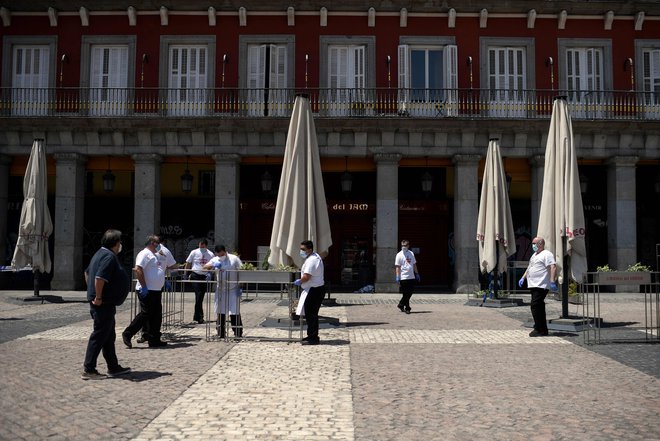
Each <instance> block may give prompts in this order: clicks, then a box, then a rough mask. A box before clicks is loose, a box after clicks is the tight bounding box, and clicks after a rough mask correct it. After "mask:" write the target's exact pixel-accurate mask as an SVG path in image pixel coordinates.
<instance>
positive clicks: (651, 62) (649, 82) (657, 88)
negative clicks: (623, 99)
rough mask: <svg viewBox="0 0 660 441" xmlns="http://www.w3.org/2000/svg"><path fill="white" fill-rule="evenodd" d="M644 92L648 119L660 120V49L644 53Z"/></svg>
mask: <svg viewBox="0 0 660 441" xmlns="http://www.w3.org/2000/svg"><path fill="white" fill-rule="evenodd" d="M642 57H643V66H642V68H643V72H642V90H643V92H644V110H645V112H644V113H645V115H646V117H647V118H652V119H660V49H648V50H644V51H643V53H642Z"/></svg>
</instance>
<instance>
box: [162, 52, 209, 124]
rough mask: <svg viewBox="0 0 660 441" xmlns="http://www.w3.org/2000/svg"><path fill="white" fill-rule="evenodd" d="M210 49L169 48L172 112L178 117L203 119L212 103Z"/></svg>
mask: <svg viewBox="0 0 660 441" xmlns="http://www.w3.org/2000/svg"><path fill="white" fill-rule="evenodd" d="M207 50H208V49H207V47H206V46H178V45H172V46H170V48H169V66H170V70H169V82H168V87H169V90H168V113H169V114H170V115H177V116H201V115H205V114H206V113H207V112H208V110H209V105H210V102H211V96H210V92H209V90H208V89H207V87H208V86H207V78H208V73H207V59H208V56H207Z"/></svg>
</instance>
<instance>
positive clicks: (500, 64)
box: [488, 47, 527, 117]
mask: <svg viewBox="0 0 660 441" xmlns="http://www.w3.org/2000/svg"><path fill="white" fill-rule="evenodd" d="M525 51H526V48H524V47H490V48H488V89H489V91H488V95H489V99H488V109H489V112H488V113H489V115H490V116H493V117H523V116H525V114H526V111H527V109H526V107H527V106H526V102H527V97H526V93H527V91H526V90H525V85H526V84H527V66H526V54H525Z"/></svg>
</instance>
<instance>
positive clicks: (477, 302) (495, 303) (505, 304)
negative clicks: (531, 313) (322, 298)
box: [465, 298, 525, 308]
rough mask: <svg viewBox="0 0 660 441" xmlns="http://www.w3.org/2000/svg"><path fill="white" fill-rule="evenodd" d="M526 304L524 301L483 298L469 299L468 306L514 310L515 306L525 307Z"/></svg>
mask: <svg viewBox="0 0 660 441" xmlns="http://www.w3.org/2000/svg"><path fill="white" fill-rule="evenodd" d="M524 304H525V303H524V302H523V299H512V298H506V299H486V300H485V301H484V300H483V299H481V298H473V299H469V300H468V301H467V303H466V304H465V305H466V306H484V307H486V308H513V307H514V306H523V305H524Z"/></svg>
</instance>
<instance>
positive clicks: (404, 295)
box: [394, 240, 420, 314]
mask: <svg viewBox="0 0 660 441" xmlns="http://www.w3.org/2000/svg"><path fill="white" fill-rule="evenodd" d="M394 277H395V279H396V282H397V283H398V284H399V290H400V291H401V300H399V304H398V305H397V308H399V309H400V310H401V312H405V313H406V314H410V298H411V297H412V295H413V293H414V291H415V282H419V280H420V277H419V272H418V271H417V260H416V259H415V254H414V253H413V252H412V251H410V242H408V241H407V240H402V241H401V251H399V252H398V253H397V254H396V257H395V258H394Z"/></svg>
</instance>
